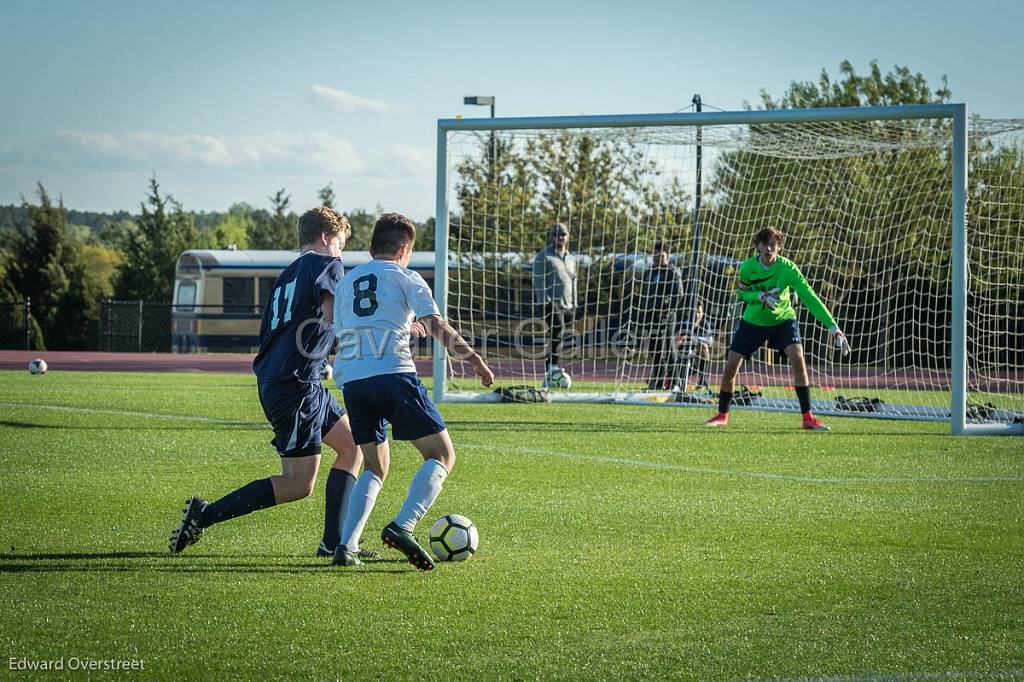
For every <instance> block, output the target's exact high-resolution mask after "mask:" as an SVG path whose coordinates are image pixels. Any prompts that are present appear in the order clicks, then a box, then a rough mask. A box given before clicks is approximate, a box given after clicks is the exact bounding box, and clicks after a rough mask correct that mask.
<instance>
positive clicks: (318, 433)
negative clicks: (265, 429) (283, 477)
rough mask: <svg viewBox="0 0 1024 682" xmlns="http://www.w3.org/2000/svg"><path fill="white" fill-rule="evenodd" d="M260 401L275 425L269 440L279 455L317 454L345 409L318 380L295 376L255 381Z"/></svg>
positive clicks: (264, 412)
mask: <svg viewBox="0 0 1024 682" xmlns="http://www.w3.org/2000/svg"><path fill="white" fill-rule="evenodd" d="M258 388H259V392H260V405H261V406H263V414H265V415H266V417H267V421H269V422H270V425H271V426H273V427H274V439H273V440H272V441H270V442H271V444H272V445H273V446H274V447H275V448H277V453H278V454H279V455H281V456H282V457H307V456H309V455H319V454H320V446H321V444H322V443H323V439H324V436H325V435H327V432H328V431H330V430H331V429H332V428H334V425H335V424H337V423H338V420H339V419H341V416H342V415H343V414H345V410H343V409H341V406H340V405H338V401H337V400H335V399H334V396H333V395H331V393H330V391H328V390H327V389H326V388H324V387H323V385H321V384H320V383H319V382H317V383H313V384H310V383H306V382H303V381H299V380H298V379H288V380H285V381H272V382H268V383H265V384H259V385H258Z"/></svg>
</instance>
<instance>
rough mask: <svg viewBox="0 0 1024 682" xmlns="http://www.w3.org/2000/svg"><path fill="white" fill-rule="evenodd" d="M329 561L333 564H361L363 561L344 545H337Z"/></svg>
mask: <svg viewBox="0 0 1024 682" xmlns="http://www.w3.org/2000/svg"><path fill="white" fill-rule="evenodd" d="M331 563H332V564H334V565H335V566H361V565H362V563H363V562H362V561H360V560H359V557H357V556H356V555H355V554H353V553H352V552H350V551H348V549H347V548H346V547H345V545H338V547H337V548H336V549H335V550H334V559H332V560H331Z"/></svg>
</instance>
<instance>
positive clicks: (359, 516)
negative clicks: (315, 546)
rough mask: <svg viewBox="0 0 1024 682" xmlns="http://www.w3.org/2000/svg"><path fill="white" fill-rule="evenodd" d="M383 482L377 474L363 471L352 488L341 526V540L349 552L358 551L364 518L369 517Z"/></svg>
mask: <svg viewBox="0 0 1024 682" xmlns="http://www.w3.org/2000/svg"><path fill="white" fill-rule="evenodd" d="M383 484H384V482H383V481H381V480H380V478H379V477H378V476H377V474H375V473H373V472H372V471H363V473H362V474H361V475H360V476H359V479H358V480H356V484H355V487H353V488H352V495H351V497H350V498H349V503H348V510H347V511H346V512H345V522H344V524H343V525H342V528H341V542H342V544H344V545H345V547H346V548H348V550H349V551H350V552H358V551H359V538H360V537H361V536H362V534H363V528H365V527H366V520H367V519H368V518H370V512H372V511H373V505H374V504H376V503H377V493H379V492H380V488H381V486H382V485H383Z"/></svg>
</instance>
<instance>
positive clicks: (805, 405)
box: [796, 386, 811, 414]
mask: <svg viewBox="0 0 1024 682" xmlns="http://www.w3.org/2000/svg"><path fill="white" fill-rule="evenodd" d="M796 397H797V400H799V401H800V411H801V412H803V413H804V414H806V413H808V412H810V411H811V389H810V387H809V386H797V387H796Z"/></svg>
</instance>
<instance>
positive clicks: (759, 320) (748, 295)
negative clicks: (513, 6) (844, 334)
mask: <svg viewBox="0 0 1024 682" xmlns="http://www.w3.org/2000/svg"><path fill="white" fill-rule="evenodd" d="M737 286H738V288H737V291H736V295H737V296H739V299H740V300H741V301H743V302H744V303H745V304H746V305H744V306H743V319H744V320H746V321H747V322H749V323H750V324H756V325H758V326H759V327H770V326H772V325H775V324H779V323H781V322H785V321H787V320H795V319H796V310H794V309H793V301H792V296H791V293H792V292H794V291H795V292H796V294H797V296H799V297H800V300H801V301H802V302H803V304H804V305H805V306H806V307H807V309H808V310H810V311H811V314H812V315H814V317H815V319H817V320H818V322H821V323H822V324H823V325H824V326H825V328H826V329H831V328H832V327H833V326H834V325H835V323H836V321H835V319H833V317H832V314H831V313H829V311H828V308H826V307H825V304H824V303H822V302H821V299H820V298H818V295H817V294H816V293H814V289H812V288H811V285H810V284H808V283H807V280H806V279H805V278H804V275H803V273H802V272H800V268H798V267H797V266H796V265H795V264H794V263H793V261H791V260H789V259H788V258H783V257H782V256H779V257H778V258H776V259H775V262H774V263H772V266H771V267H769V268H766V267H765V266H764V265H762V264H761V260H760V258H759V257H758V256H754V257H753V258H748V259H747V260H745V261H743V263H742V264H741V265H740V273H739V284H738V285H737ZM771 289H778V292H777V293H778V297H779V304H778V305H777V306H775V309H774V310H773V309H771V308H769V307H768V306H766V305H765V304H763V303H761V301H760V300H759V299H758V295H759V294H760V293H761V292H762V291H769V290H771Z"/></svg>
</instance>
